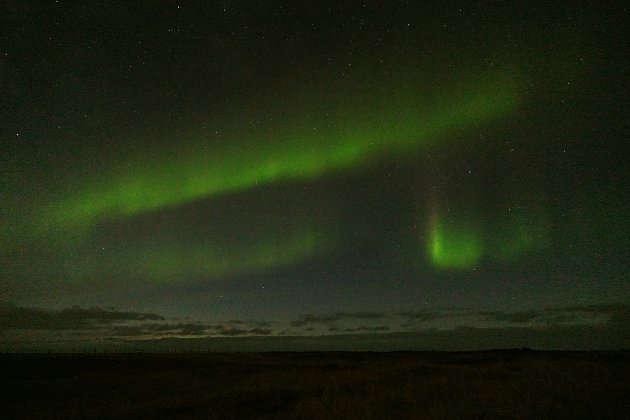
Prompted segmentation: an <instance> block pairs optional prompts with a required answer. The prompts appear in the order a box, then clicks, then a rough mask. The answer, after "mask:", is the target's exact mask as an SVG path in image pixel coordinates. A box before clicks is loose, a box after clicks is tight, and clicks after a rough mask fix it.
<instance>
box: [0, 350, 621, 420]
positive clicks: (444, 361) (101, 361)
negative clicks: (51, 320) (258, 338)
mask: <svg viewBox="0 0 630 420" xmlns="http://www.w3.org/2000/svg"><path fill="white" fill-rule="evenodd" d="M0 413H2V414H0V417H2V418H6V419H13V418H64V419H65V418H230V419H234V418H237V419H242V418H281V419H282V418H296V419H297V418H321V419H331V418H344V419H358V418H361V419H363V418H373V419H388V418H391V419H395V418H422V419H425V418H429V419H431V418H488V419H497V418H522V419H532V418H566V419H577V418H585V419H587V418H588V419H595V418H629V416H630V352H626V351H619V352H546V351H545V352H543V351H527V350H503V351H498V350H497V351H484V352H462V353H448V352H397V353H241V354H239V353H231V354H229V353H223V354H221V353H210V354H203V353H196V354H195V353H191V354H4V355H0Z"/></svg>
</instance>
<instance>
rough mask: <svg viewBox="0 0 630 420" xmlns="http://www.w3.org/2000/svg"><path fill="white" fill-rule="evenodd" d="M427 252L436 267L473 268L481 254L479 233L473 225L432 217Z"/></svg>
mask: <svg viewBox="0 0 630 420" xmlns="http://www.w3.org/2000/svg"><path fill="white" fill-rule="evenodd" d="M429 252H430V255H431V260H432V261H433V263H434V264H435V265H436V266H438V267H442V268H454V269H466V268H471V267H474V266H475V265H476V264H477V263H478V262H479V260H480V259H481V257H482V254H483V241H482V237H481V232H480V230H479V229H478V228H477V227H476V226H475V224H473V223H464V222H462V221H460V220H457V221H456V220H454V219H446V218H440V216H434V220H433V226H432V227H431V235H430V243H429Z"/></svg>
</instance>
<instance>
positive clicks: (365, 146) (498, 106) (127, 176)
mask: <svg viewBox="0 0 630 420" xmlns="http://www.w3.org/2000/svg"><path fill="white" fill-rule="evenodd" d="M398 91H400V89H398ZM518 91H519V89H518V83H516V82H515V81H513V80H500V81H494V82H481V83H476V84H472V85H470V86H468V87H467V88H465V89H461V91H459V92H458V93H457V94H455V95H448V96H449V97H442V96H444V95H442V96H441V97H440V98H438V99H435V98H433V99H431V100H428V99H427V98H426V97H423V96H422V94H421V93H418V92H414V91H413V90H406V91H404V92H403V93H401V94H396V93H395V92H396V90H393V92H394V93H391V96H392V97H393V99H392V98H390V97H388V99H387V100H384V99H382V98H383V95H381V96H380V97H379V95H378V94H375V95H373V97H370V99H371V100H372V99H373V101H371V102H369V103H367V104H366V103H362V102H357V100H356V99H354V103H349V104H346V103H343V104H341V105H340V104H339V103H333V104H330V106H329V107H328V108H327V109H328V110H330V112H328V111H326V113H325V115H321V116H319V117H318V116H317V115H316V116H315V118H314V119H311V120H309V121H308V124H306V123H305V122H304V121H305V119H304V118H301V119H300V121H301V122H298V123H294V124H289V125H287V124H284V125H280V124H278V125H279V127H276V126H274V127H270V128H268V129H265V128H264V127H263V129H260V128H258V129H257V128H256V127H252V128H251V129H249V128H248V129H245V130H243V131H242V132H241V133H237V134H235V135H234V138H233V139H232V141H231V142H230V143H229V145H225V146H223V147H216V145H215V144H212V143H209V144H210V146H211V147H212V149H211V150H210V151H209V154H205V153H201V152H199V150H200V149H201V147H198V148H195V150H191V149H190V147H189V148H188V149H186V148H185V147H184V146H182V148H181V150H176V151H173V150H171V151H158V152H157V153H155V154H152V155H147V156H143V157H142V158H140V159H138V160H137V161H133V160H131V161H130V162H128V164H119V165H117V167H116V169H113V170H111V171H109V173H105V174H99V175H100V177H99V180H98V181H92V182H91V181H89V180H88V181H87V182H86V183H84V184H79V185H73V186H72V187H73V188H72V189H70V190H69V191H71V192H70V193H66V194H65V195H64V194H61V197H62V198H61V199H59V200H58V201H56V202H54V203H52V204H50V205H48V206H45V207H44V208H43V209H42V211H41V213H40V214H41V217H40V218H39V220H38V221H37V222H36V223H35V227H34V230H35V233H36V234H46V233H49V232H51V231H60V230H61V231H66V232H67V231H69V230H73V231H75V233H76V232H79V231H85V230H86V229H88V230H89V229H90V227H91V226H94V225H95V224H98V223H100V222H102V221H104V220H108V219H115V218H118V217H129V216H134V215H139V214H142V213H144V212H147V211H151V210H156V209H161V208H165V207H173V206H179V205H182V204H185V203H187V202H190V201H193V200H199V199H203V198H209V197H213V196H217V195H219V194H226V193H230V192H236V191H242V190H246V189H251V188H255V187H258V186H261V185H264V184H269V183H274V182H282V181H285V182H286V181H295V180H309V179H316V178H319V177H322V176H325V175H327V174H329V173H331V172H333V171H338V170H344V169H353V168H360V167H362V166H364V165H366V164H367V163H369V162H371V161H374V160H375V159H378V158H380V157H387V156H400V155H403V156H404V155H405V154H408V153H411V152H414V151H415V150H417V149H418V148H419V147H420V146H422V145H428V144H430V143H431V142H435V141H439V140H441V139H443V138H444V137H445V136H448V135H450V134H454V133H459V132H461V130H465V129H469V128H473V127H475V126H477V125H480V124H484V123H488V122H490V121H492V120H494V119H496V118H499V117H503V116H507V115H509V114H511V113H512V112H513V110H514V108H515V107H516V105H517V104H518V99H519V95H518V94H517V92H518ZM450 96H452V97H450ZM379 98H381V99H379ZM429 102H430V103H429ZM322 109H324V108H322ZM203 141H204V140H203V138H201V139H200V140H199V141H197V143H196V144H197V145H199V144H200V143H199V142H202V143H201V144H203ZM160 152H161V153H160Z"/></svg>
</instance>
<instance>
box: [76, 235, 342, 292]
mask: <svg viewBox="0 0 630 420" xmlns="http://www.w3.org/2000/svg"><path fill="white" fill-rule="evenodd" d="M333 246H334V238H333V237H332V236H328V235H327V232H318V231H316V230H314V229H310V228H309V227H307V226H306V227H302V228H300V229H297V230H295V231H293V232H290V233H287V234H282V235H278V234H276V235H274V234H272V235H263V236H262V237H259V238H253V239H251V240H250V241H247V242H244V243H241V244H231V245H230V244H227V243H226V242H225V241H208V240H205V241H200V243H196V244H195V245H194V246H191V245H181V244H171V243H168V242H164V241H160V242H159V243H156V244H147V245H145V246H142V247H139V248H135V247H133V246H131V247H129V246H128V247H124V248H121V249H117V250H115V251H109V250H105V251H103V252H102V253H99V254H96V255H91V256H89V257H84V258H81V259H80V260H79V261H77V260H76V259H73V260H71V261H70V263H69V264H68V267H67V270H68V272H70V273H72V274H73V275H74V276H75V277H77V278H86V277H90V276H94V275H95V273H101V274H102V275H112V273H114V274H117V275H122V276H125V277H126V278H136V279H150V280H152V281H153V280H156V281H165V282H167V283H176V282H178V281H182V280H187V279H190V278H191V277H193V278H194V277H204V278H218V277H222V276H231V275H243V274H250V273H259V272H264V271H266V270H268V269H272V268H273V269H275V268H278V267H284V266H290V265H291V264H294V263H296V262H299V261H302V260H304V259H306V258H308V257H312V256H316V255H321V254H322V253H325V252H326V251H327V250H328V249H330V248H331V247H333Z"/></svg>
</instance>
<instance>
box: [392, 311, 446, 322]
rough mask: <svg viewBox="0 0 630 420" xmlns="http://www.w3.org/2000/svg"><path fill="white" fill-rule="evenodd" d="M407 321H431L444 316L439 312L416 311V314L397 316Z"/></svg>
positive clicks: (408, 313)
mask: <svg viewBox="0 0 630 420" xmlns="http://www.w3.org/2000/svg"><path fill="white" fill-rule="evenodd" d="M398 315H400V316H402V317H404V318H407V319H408V320H410V321H411V320H414V321H421V322H424V321H433V320H434V319H438V318H443V317H444V316H445V314H444V313H439V312H428V311H418V312H401V313H400V314H398Z"/></svg>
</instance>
